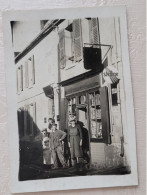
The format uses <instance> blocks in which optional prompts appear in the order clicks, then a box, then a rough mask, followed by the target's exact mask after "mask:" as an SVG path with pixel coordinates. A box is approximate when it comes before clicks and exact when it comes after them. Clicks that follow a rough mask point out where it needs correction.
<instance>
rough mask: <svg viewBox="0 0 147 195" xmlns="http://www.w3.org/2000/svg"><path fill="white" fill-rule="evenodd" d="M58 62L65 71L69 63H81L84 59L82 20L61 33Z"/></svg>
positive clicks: (77, 20) (76, 21) (73, 23)
mask: <svg viewBox="0 0 147 195" xmlns="http://www.w3.org/2000/svg"><path fill="white" fill-rule="evenodd" d="M58 34H59V44H58V60H59V67H60V68H61V69H64V68H65V67H66V64H67V61H68V60H70V61H72V62H79V61H81V60H82V58H83V42H82V27H81V19H75V20H73V21H72V23H70V24H69V25H68V26H67V28H65V29H62V30H61V31H59V33H58Z"/></svg>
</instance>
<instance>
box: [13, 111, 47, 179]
mask: <svg viewBox="0 0 147 195" xmlns="http://www.w3.org/2000/svg"><path fill="white" fill-rule="evenodd" d="M17 116H18V130H19V180H20V181H22V180H24V179H26V178H28V179H31V177H32V178H34V174H33V172H32V171H33V169H34V168H35V167H36V166H37V167H38V166H39V167H41V166H42V165H43V148H42V135H41V132H40V129H39V128H38V126H37V125H36V123H35V122H34V120H33V118H32V117H31V116H30V114H29V112H28V111H25V110H19V111H17ZM34 173H35V174H36V171H35V172H34Z"/></svg>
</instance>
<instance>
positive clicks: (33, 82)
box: [31, 56, 35, 84]
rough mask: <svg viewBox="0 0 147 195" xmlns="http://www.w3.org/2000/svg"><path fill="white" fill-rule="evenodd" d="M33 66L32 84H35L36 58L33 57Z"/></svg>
mask: <svg viewBox="0 0 147 195" xmlns="http://www.w3.org/2000/svg"><path fill="white" fill-rule="evenodd" d="M31 64H32V84H35V64H34V56H32V57H31Z"/></svg>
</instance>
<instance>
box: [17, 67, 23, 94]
mask: <svg viewBox="0 0 147 195" xmlns="http://www.w3.org/2000/svg"><path fill="white" fill-rule="evenodd" d="M16 79H17V93H18V94H20V93H21V91H23V66H22V65H21V66H20V67H18V68H17V70H16Z"/></svg>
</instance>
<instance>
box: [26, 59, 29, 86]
mask: <svg viewBox="0 0 147 195" xmlns="http://www.w3.org/2000/svg"><path fill="white" fill-rule="evenodd" d="M25 87H26V88H28V87H29V75H28V61H26V62H25Z"/></svg>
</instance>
